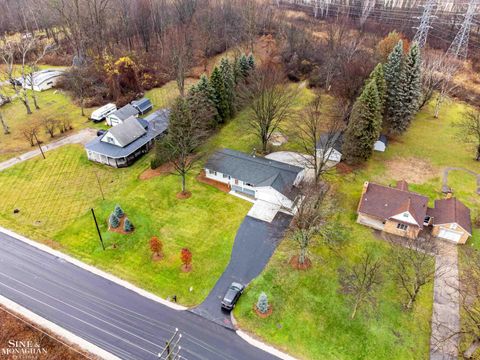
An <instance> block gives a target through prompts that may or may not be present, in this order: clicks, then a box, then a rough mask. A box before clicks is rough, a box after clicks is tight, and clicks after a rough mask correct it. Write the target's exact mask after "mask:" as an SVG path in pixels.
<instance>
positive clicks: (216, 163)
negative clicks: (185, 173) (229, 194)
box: [205, 149, 304, 211]
mask: <svg viewBox="0 0 480 360" xmlns="http://www.w3.org/2000/svg"><path fill="white" fill-rule="evenodd" d="M205 176H206V177H207V178H209V179H212V180H215V181H218V182H221V183H224V184H227V185H228V186H229V187H230V189H231V190H232V191H234V192H237V193H240V194H243V195H247V196H249V197H251V198H252V199H255V200H260V201H263V202H266V203H270V204H275V205H278V206H279V207H281V208H283V209H285V210H288V211H292V210H293V209H294V207H295V204H296V201H297V198H298V193H299V192H298V188H297V186H298V185H299V184H300V183H301V181H302V180H303V177H304V169H303V168H301V167H298V166H293V165H289V164H285V163H282V162H279V161H275V160H270V159H266V158H264V157H258V156H252V155H248V154H245V153H242V152H239V151H235V150H231V149H222V150H219V151H217V152H215V153H214V154H213V155H212V156H210V158H209V159H208V161H207V163H206V164H205Z"/></svg>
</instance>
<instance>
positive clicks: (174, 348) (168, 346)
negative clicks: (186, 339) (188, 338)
mask: <svg viewBox="0 0 480 360" xmlns="http://www.w3.org/2000/svg"><path fill="white" fill-rule="evenodd" d="M181 339H182V334H180V333H179V332H178V329H177V328H175V332H174V333H173V335H172V337H171V338H170V339H169V340H167V341H166V342H165V347H164V348H163V350H162V352H161V353H158V358H159V359H161V360H180V359H185V358H184V357H182V356H181V355H180V350H181V349H182V347H181V346H180V345H179V343H180V340H181Z"/></svg>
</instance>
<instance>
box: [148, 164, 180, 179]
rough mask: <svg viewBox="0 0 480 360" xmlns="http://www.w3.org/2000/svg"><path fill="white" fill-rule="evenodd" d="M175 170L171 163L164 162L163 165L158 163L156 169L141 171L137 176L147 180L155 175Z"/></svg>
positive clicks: (166, 173)
mask: <svg viewBox="0 0 480 360" xmlns="http://www.w3.org/2000/svg"><path fill="white" fill-rule="evenodd" d="M174 171H175V170H174V168H173V164H172V163H165V164H163V165H160V166H159V167H158V168H156V169H147V170H145V171H144V172H143V173H141V174H140V176H139V178H140V180H148V179H151V178H154V177H157V176H161V175H168V174H171V173H173V172H174Z"/></svg>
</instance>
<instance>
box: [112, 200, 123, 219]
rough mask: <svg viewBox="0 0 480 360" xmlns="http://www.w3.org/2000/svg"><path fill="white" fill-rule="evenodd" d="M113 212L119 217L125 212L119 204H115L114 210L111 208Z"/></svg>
mask: <svg viewBox="0 0 480 360" xmlns="http://www.w3.org/2000/svg"><path fill="white" fill-rule="evenodd" d="M113 213H114V214H115V215H116V217H117V218H119V219H121V218H122V217H123V216H124V215H125V213H124V212H123V209H122V208H121V207H120V205H118V204H117V205H115V210H113Z"/></svg>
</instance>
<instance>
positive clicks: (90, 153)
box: [85, 109, 170, 167]
mask: <svg viewBox="0 0 480 360" xmlns="http://www.w3.org/2000/svg"><path fill="white" fill-rule="evenodd" d="M156 113H157V116H156V117H155V118H153V117H152V118H151V119H150V121H148V120H145V119H137V118H136V117H135V116H130V117H129V118H127V119H126V120H125V121H124V122H122V123H121V124H119V125H116V126H114V127H112V128H111V129H109V130H108V131H107V132H105V133H104V134H102V135H100V136H98V137H97V138H95V139H93V140H92V141H90V142H89V143H87V144H86V145H85V151H86V152H87V157H88V159H89V160H91V161H95V162H98V163H101V164H106V165H109V166H113V167H126V166H130V165H131V164H133V163H134V162H135V160H136V159H138V158H139V157H140V156H142V155H143V154H145V153H147V152H148V151H149V150H150V149H151V148H152V147H153V145H154V142H155V139H158V138H160V137H161V136H163V135H164V134H166V132H167V130H168V117H169V114H170V112H169V110H167V109H163V110H159V111H158V112H156ZM152 115H153V114H152Z"/></svg>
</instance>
